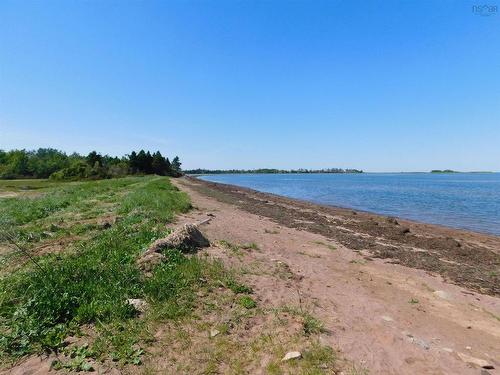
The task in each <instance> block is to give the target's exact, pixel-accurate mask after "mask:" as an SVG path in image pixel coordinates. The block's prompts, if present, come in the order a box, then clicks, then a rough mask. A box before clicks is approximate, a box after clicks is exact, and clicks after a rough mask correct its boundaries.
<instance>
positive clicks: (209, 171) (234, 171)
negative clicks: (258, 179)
mask: <svg viewBox="0 0 500 375" xmlns="http://www.w3.org/2000/svg"><path fill="white" fill-rule="evenodd" d="M184 173H185V174H243V173H268V174H275V173H363V171H362V170H360V169H343V168H325V169H303V168H300V169H274V168H260V169H201V168H198V169H189V170H184Z"/></svg>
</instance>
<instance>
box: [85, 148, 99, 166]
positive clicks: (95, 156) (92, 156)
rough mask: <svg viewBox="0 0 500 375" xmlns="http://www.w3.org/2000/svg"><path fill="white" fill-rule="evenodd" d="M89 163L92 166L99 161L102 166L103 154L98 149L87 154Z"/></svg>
mask: <svg viewBox="0 0 500 375" xmlns="http://www.w3.org/2000/svg"><path fill="white" fill-rule="evenodd" d="M86 160H87V164H88V165H90V166H91V167H92V168H93V167H94V166H95V163H99V165H101V166H102V156H101V154H98V153H97V152H96V151H92V152H91V153H89V154H88V155H87V158H86Z"/></svg>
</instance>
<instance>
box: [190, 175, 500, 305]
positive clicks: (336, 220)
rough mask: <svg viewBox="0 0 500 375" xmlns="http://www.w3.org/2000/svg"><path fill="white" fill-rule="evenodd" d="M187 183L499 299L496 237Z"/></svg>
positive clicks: (366, 253) (499, 258) (499, 253)
mask: <svg viewBox="0 0 500 375" xmlns="http://www.w3.org/2000/svg"><path fill="white" fill-rule="evenodd" d="M184 178H185V179H186V180H189V181H190V182H191V185H193V186H192V187H193V188H194V189H196V190H198V191H199V192H201V193H203V194H205V195H208V196H211V197H212V198H215V199H217V200H219V201H222V202H225V203H230V204H233V205H236V206H238V207H239V208H240V209H243V210H245V211H247V212H250V213H253V214H258V215H260V216H263V217H267V218H270V219H272V220H273V221H275V222H277V223H279V224H281V225H285V226H287V227H290V228H295V229H299V230H306V231H310V232H312V233H317V234H321V235H324V236H325V237H328V238H330V239H332V240H335V241H337V242H339V243H341V244H342V245H343V246H345V247H346V248H348V249H350V250H353V251H355V252H359V253H361V254H362V255H364V256H365V258H366V259H367V260H370V259H372V258H380V259H385V260H388V261H390V262H391V263H396V264H401V265H404V266H408V267H411V268H417V269H422V270H425V271H428V272H432V273H436V274H439V275H441V276H442V277H443V278H444V279H445V280H447V281H450V282H452V283H454V284H457V285H460V286H463V287H466V288H469V289H471V290H474V291H477V292H480V293H483V294H489V295H493V296H500V272H499V268H500V237H497V236H495V235H492V234H483V233H479V232H473V231H469V230H465V229H455V228H450V227H446V226H442V225H438V224H428V223H421V222H417V221H412V220H407V219H399V218H398V219H395V218H390V217H387V216H383V215H380V214H376V213H371V212H366V211H360V210H353V209H349V208H342V207H336V206H327V205H321V204H317V203H312V202H308V201H303V200H298V199H293V198H288V197H284V196H280V195H276V194H271V193H263V192H259V191H256V190H253V189H250V188H245V187H240V186H236V185H229V184H223V183H216V182H210V181H205V180H202V179H199V178H196V177H193V176H186V177H184Z"/></svg>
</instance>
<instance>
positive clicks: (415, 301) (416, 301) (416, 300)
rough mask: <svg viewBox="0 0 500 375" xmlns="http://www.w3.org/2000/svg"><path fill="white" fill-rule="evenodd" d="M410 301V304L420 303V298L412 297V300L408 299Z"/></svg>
mask: <svg viewBox="0 0 500 375" xmlns="http://www.w3.org/2000/svg"><path fill="white" fill-rule="evenodd" d="M408 303H409V304H411V305H415V304H417V303H419V300H418V299H416V298H412V299H410V300H409V301H408Z"/></svg>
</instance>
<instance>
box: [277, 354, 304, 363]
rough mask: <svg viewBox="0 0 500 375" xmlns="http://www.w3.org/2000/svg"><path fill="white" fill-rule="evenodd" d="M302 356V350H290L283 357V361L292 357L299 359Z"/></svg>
mask: <svg viewBox="0 0 500 375" xmlns="http://www.w3.org/2000/svg"><path fill="white" fill-rule="evenodd" d="M301 357H302V354H301V353H300V352H288V353H286V354H285V356H284V357H283V359H282V360H281V362H286V361H289V360H291V359H299V358H301Z"/></svg>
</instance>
